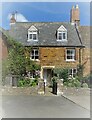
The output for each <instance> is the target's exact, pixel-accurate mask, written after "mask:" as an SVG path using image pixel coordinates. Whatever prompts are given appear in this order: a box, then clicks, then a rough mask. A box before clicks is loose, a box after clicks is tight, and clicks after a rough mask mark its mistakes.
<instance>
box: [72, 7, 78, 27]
mask: <svg viewBox="0 0 92 120" xmlns="http://www.w3.org/2000/svg"><path fill="white" fill-rule="evenodd" d="M70 15H71V16H70V22H71V23H72V24H76V25H77V26H79V25H80V11H79V6H78V5H76V6H75V7H74V6H72V9H71V13H70Z"/></svg>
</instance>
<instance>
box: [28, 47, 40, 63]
mask: <svg viewBox="0 0 92 120" xmlns="http://www.w3.org/2000/svg"><path fill="white" fill-rule="evenodd" d="M32 51H34V54H33V55H32ZM32 51H31V55H30V59H31V60H34V61H39V49H36V48H35V49H32ZM35 51H38V55H36V54H35ZM32 56H34V58H32ZM36 56H38V59H36V58H35V57H36Z"/></svg>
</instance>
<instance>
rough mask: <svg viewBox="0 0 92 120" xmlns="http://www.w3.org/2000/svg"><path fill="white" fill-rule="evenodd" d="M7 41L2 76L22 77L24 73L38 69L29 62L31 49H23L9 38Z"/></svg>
mask: <svg viewBox="0 0 92 120" xmlns="http://www.w3.org/2000/svg"><path fill="white" fill-rule="evenodd" d="M7 41H8V42H7V43H8V46H9V47H8V53H9V55H8V58H7V60H6V63H4V66H3V71H4V72H3V73H4V75H3V76H5V75H7V74H12V75H20V76H22V75H23V74H24V75H25V74H26V71H30V72H32V71H34V70H38V69H40V65H38V64H36V63H35V62H34V61H32V60H30V51H31V49H32V48H31V47H24V46H23V45H22V44H21V43H19V42H17V41H15V40H13V39H12V38H11V37H9V36H8V40H7ZM6 68H7V69H6Z"/></svg>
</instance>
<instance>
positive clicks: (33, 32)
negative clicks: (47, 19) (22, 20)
mask: <svg viewBox="0 0 92 120" xmlns="http://www.w3.org/2000/svg"><path fill="white" fill-rule="evenodd" d="M30 34H32V39H30ZM33 34H35V35H36V39H33ZM28 41H38V33H37V31H28Z"/></svg>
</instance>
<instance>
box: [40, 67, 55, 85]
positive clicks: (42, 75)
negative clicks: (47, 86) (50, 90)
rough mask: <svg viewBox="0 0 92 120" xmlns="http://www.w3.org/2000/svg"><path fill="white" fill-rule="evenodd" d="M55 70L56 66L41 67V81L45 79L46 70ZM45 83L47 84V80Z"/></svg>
mask: <svg viewBox="0 0 92 120" xmlns="http://www.w3.org/2000/svg"><path fill="white" fill-rule="evenodd" d="M53 68H55V66H41V74H40V77H41V79H44V71H43V70H44V69H53ZM44 82H45V83H46V82H47V81H46V79H44Z"/></svg>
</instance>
